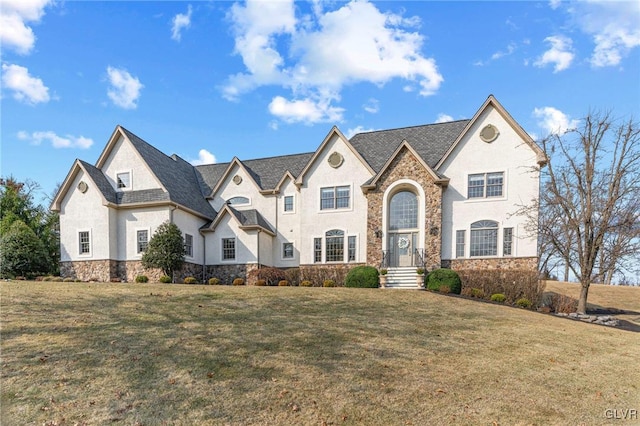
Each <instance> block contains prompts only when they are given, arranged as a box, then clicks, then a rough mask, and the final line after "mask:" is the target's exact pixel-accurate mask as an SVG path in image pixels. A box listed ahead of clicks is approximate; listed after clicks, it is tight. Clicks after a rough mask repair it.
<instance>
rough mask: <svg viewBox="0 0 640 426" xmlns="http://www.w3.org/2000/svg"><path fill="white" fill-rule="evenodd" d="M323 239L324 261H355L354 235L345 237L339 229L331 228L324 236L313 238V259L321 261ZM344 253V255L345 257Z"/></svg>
mask: <svg viewBox="0 0 640 426" xmlns="http://www.w3.org/2000/svg"><path fill="white" fill-rule="evenodd" d="M322 240H324V261H325V262H327V263H329V262H332V263H333V262H355V260H356V256H357V246H358V239H357V237H356V236H355V235H349V236H347V238H345V232H344V231H342V230H340V229H332V230H330V231H327V232H326V233H325V234H324V238H314V239H313V261H314V263H321V262H322V258H323V257H322V255H323V251H322V248H323V241H322ZM345 254H346V257H345Z"/></svg>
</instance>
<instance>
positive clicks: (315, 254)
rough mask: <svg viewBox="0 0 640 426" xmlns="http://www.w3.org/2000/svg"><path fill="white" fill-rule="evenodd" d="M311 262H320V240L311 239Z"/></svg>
mask: <svg viewBox="0 0 640 426" xmlns="http://www.w3.org/2000/svg"><path fill="white" fill-rule="evenodd" d="M313 261H314V262H315V263H318V262H322V238H314V239H313Z"/></svg>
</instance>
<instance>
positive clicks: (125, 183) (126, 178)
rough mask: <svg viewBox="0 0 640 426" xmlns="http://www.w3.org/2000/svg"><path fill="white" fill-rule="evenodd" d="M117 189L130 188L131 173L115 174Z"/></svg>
mask: <svg viewBox="0 0 640 426" xmlns="http://www.w3.org/2000/svg"><path fill="white" fill-rule="evenodd" d="M116 181H117V185H118V189H127V188H131V173H129V172H124V173H118V174H116Z"/></svg>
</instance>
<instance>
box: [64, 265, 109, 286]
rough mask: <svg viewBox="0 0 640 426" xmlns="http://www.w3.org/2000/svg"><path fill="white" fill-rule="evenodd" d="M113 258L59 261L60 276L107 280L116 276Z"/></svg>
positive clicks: (83, 279) (85, 279)
mask: <svg viewBox="0 0 640 426" xmlns="http://www.w3.org/2000/svg"><path fill="white" fill-rule="evenodd" d="M117 263H118V262H116V261H115V260H83V261H79V262H72V261H66V262H60V276H61V277H63V278H74V279H79V280H82V281H99V282H109V281H111V278H112V277H115V276H116V269H117Z"/></svg>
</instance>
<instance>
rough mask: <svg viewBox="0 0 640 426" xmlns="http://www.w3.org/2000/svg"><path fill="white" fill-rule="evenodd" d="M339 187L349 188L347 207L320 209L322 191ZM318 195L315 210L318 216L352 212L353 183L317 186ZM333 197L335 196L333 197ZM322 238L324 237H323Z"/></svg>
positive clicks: (353, 198) (353, 201)
mask: <svg viewBox="0 0 640 426" xmlns="http://www.w3.org/2000/svg"><path fill="white" fill-rule="evenodd" d="M340 186H348V187H349V207H346V208H345V207H341V208H333V209H324V210H323V209H322V208H321V207H322V190H323V189H325V188H334V189H335V188H338V187H340ZM317 191H318V192H317V193H318V202H317V204H316V208H317V209H318V213H320V214H332V213H343V212H350V211H353V210H354V204H355V194H354V192H353V182H349V183H337V184H335V185H328V184H327V185H323V186H319V187H318V189H317ZM334 196H335V195H334ZM323 238H324V237H323Z"/></svg>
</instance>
